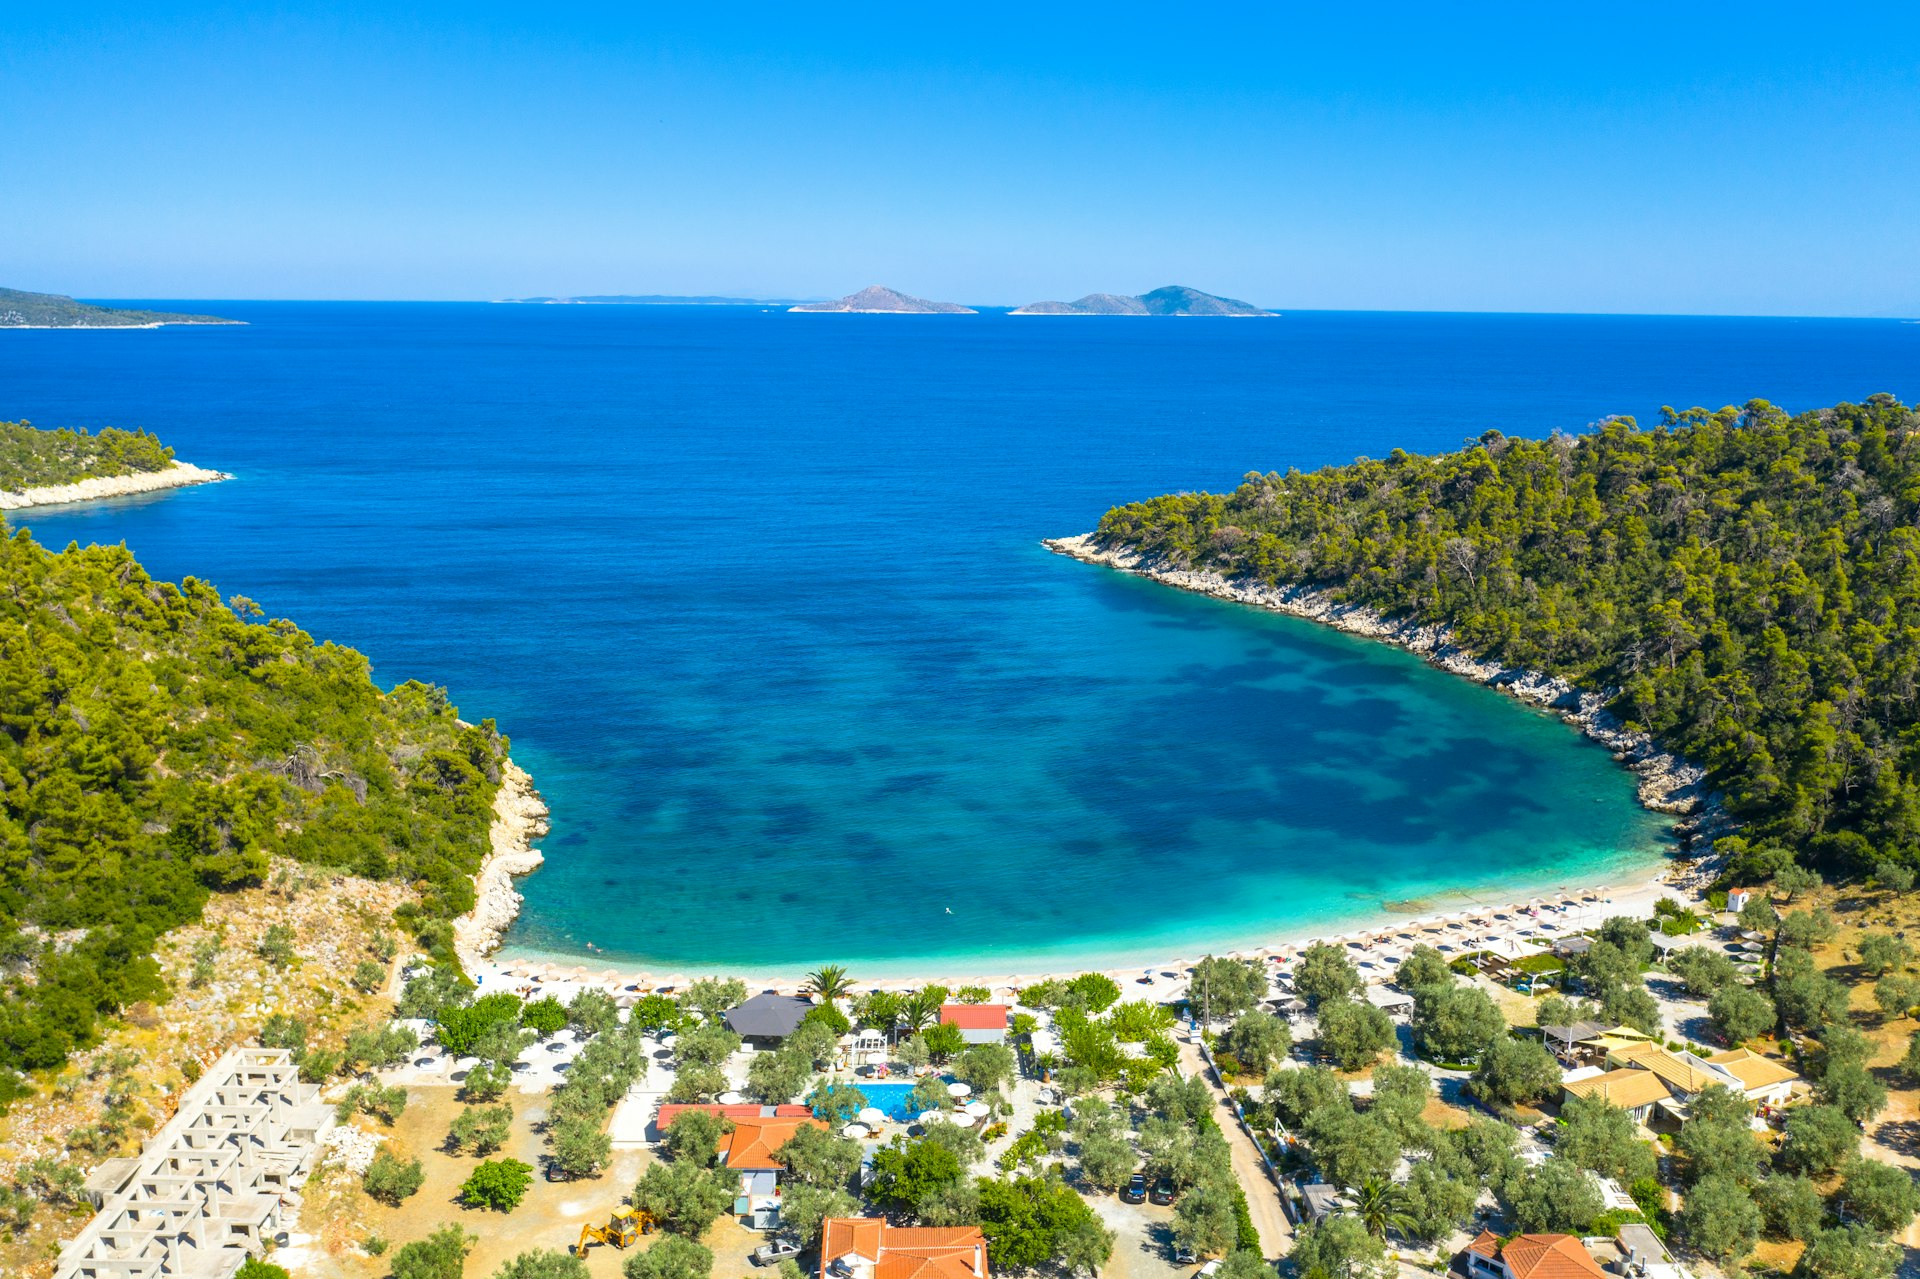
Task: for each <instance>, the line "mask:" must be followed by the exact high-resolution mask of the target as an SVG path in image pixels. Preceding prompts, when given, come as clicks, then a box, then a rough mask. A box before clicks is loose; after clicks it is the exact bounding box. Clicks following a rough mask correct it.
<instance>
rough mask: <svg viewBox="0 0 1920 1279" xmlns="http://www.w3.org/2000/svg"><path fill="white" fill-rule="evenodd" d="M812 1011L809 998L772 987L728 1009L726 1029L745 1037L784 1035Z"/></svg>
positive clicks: (783, 1037) (776, 1036)
mask: <svg viewBox="0 0 1920 1279" xmlns="http://www.w3.org/2000/svg"><path fill="white" fill-rule="evenodd" d="M812 1011H813V1003H812V1001H810V1000H805V999H801V998H800V997H798V996H797V995H776V994H774V993H773V992H772V991H767V992H766V993H764V994H759V995H755V996H754V997H753V998H752V999H749V1000H748V1001H747V1002H746V1003H744V1004H741V1005H740V1006H739V1007H738V1008H733V1009H729V1010H728V1011H727V1029H729V1030H731V1031H732V1032H733V1033H734V1034H736V1035H739V1036H741V1037H743V1038H746V1039H785V1038H786V1037H787V1036H788V1035H791V1034H792V1033H793V1031H794V1028H795V1027H796V1026H798V1025H799V1024H800V1019H801V1018H803V1017H805V1016H806V1015H807V1014H808V1013H810V1012H812Z"/></svg>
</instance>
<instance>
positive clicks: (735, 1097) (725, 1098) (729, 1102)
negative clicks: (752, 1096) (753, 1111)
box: [720, 1092, 746, 1106]
mask: <svg viewBox="0 0 1920 1279" xmlns="http://www.w3.org/2000/svg"><path fill="white" fill-rule="evenodd" d="M745 1101H746V1098H745V1097H742V1096H741V1095H740V1094H739V1093H737V1092H723V1093H721V1094H720V1104H721V1105H723V1106H738V1105H740V1104H741V1103H743V1102H745Z"/></svg>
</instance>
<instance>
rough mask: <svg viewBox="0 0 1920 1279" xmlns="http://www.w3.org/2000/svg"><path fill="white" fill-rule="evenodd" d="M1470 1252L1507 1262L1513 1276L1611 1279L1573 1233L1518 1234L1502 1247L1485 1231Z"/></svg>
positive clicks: (1551, 1278) (1518, 1278) (1469, 1245)
mask: <svg viewBox="0 0 1920 1279" xmlns="http://www.w3.org/2000/svg"><path fill="white" fill-rule="evenodd" d="M1467 1251H1468V1252H1477V1253H1479V1254H1480V1255H1481V1256H1483V1257H1488V1258H1492V1259H1495V1260H1498V1261H1501V1262H1504V1263H1505V1264H1506V1267H1507V1269H1508V1270H1509V1271H1510V1272H1511V1273H1512V1274H1513V1279H1609V1277H1608V1275H1607V1272H1606V1271H1604V1270H1602V1269H1601V1268H1600V1263H1599V1262H1597V1261H1595V1260H1594V1259H1593V1258H1592V1256H1590V1255H1589V1254H1588V1252H1587V1250H1586V1249H1585V1248H1583V1247H1581V1246H1580V1241H1579V1240H1578V1239H1575V1238H1574V1237H1573V1236H1572V1235H1516V1236H1515V1237H1514V1238H1512V1239H1509V1240H1507V1242H1506V1246H1505V1247H1502V1246H1501V1244H1500V1240H1499V1239H1498V1238H1497V1237H1495V1236H1494V1235H1493V1233H1492V1232H1491V1231H1486V1230H1482V1231H1481V1232H1480V1234H1479V1237H1478V1238H1476V1239H1475V1240H1474V1241H1473V1242H1472V1243H1470V1244H1468V1245H1467Z"/></svg>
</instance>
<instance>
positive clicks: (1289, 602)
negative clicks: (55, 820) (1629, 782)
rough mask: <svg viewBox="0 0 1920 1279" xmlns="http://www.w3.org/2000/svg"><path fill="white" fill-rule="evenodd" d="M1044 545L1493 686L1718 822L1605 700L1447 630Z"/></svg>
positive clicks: (1304, 595)
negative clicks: (1495, 657)
mask: <svg viewBox="0 0 1920 1279" xmlns="http://www.w3.org/2000/svg"><path fill="white" fill-rule="evenodd" d="M1041 545H1043V546H1045V547H1046V548H1047V549H1048V550H1050V551H1053V552H1055V553H1057V554H1060V555H1065V556H1069V557H1071V558H1073V559H1076V560H1084V561H1085V562H1087V563H1089V564H1100V565H1103V566H1105V567H1107V568H1115V569H1119V570H1121V571H1122V572H1126V573H1134V574H1138V575H1139V576H1141V577H1148V578H1152V579H1153V580H1154V581H1156V582H1161V583H1164V584H1166V585H1168V586H1177V587H1179V588H1180V589H1181V590H1187V591H1197V592H1199V593H1200V594H1202V595H1211V596H1213V597H1214V598H1216V599H1223V600H1232V601H1233V602H1235V603H1238V604H1251V605H1253V606H1254V607H1256V608H1267V609H1272V610H1273V611H1275V612H1278V613H1288V614H1291V615H1293V616H1294V617H1303V618H1306V619H1307V620H1309V621H1314V622H1320V623H1323V624H1324V625H1327V626H1332V627H1336V628H1338V629H1340V630H1343V631H1347V632H1349V633H1351V634H1354V635H1364V636H1366V637H1368V638H1369V639H1377V640H1381V641H1384V642H1385V643H1388V644H1395V645H1398V646H1399V647H1401V648H1404V649H1407V650H1408V651H1410V652H1413V653H1417V654H1419V655H1420V656H1421V657H1423V658H1425V659H1426V660H1427V661H1428V662H1430V663H1432V664H1433V665H1434V666H1437V667H1439V668H1440V669H1441V670H1444V671H1449V672H1451V673H1453V674H1455V675H1460V676H1463V677H1465V678H1467V679H1471V680H1476V681H1478V682H1479V683H1482V684H1487V685H1491V686H1492V687H1494V688H1498V689H1500V690H1502V691H1503V692H1506V693H1508V694H1511V695H1512V696H1513V697H1515V698H1517V699H1519V700H1520V701H1523V702H1527V703H1529V704H1531V705H1534V706H1538V707H1541V708H1543V709H1545V710H1550V711H1553V712H1554V713H1556V714H1558V715H1559V716H1560V717H1561V718H1562V719H1564V720H1566V721H1567V722H1568V723H1569V724H1572V725H1573V726H1574V727H1576V728H1578V729H1579V730H1580V731H1581V732H1583V733H1585V734H1586V735H1587V736H1588V737H1590V738H1592V739H1593V740H1594V741H1596V742H1598V743H1600V744H1601V745H1602V746H1605V747H1606V748H1607V749H1608V750H1610V751H1612V752H1613V755H1614V758H1615V759H1617V760H1619V761H1620V762H1621V763H1622V764H1624V765H1625V766H1626V767H1628V768H1630V769H1632V770H1633V772H1634V774H1635V775H1636V777H1637V780H1638V791H1639V799H1640V803H1641V805H1642V806H1643V807H1646V808H1649V809H1652V810H1653V811H1655V812H1660V813H1672V814H1674V815H1676V816H1687V815H1696V821H1695V822H1694V823H1692V828H1693V833H1695V834H1699V833H1701V832H1702V831H1703V830H1705V829H1706V828H1708V827H1710V826H1714V825H1716V824H1717V819H1718V817H1719V810H1718V808H1717V807H1715V806H1714V805H1712V804H1711V803H1710V797H1709V796H1708V794H1707V791H1706V770H1705V769H1703V768H1701V767H1700V766H1699V765H1697V764H1692V763H1689V762H1687V761H1686V760H1683V759H1681V758H1679V757H1678V756H1676V755H1673V754H1670V753H1669V752H1666V751H1663V750H1661V749H1660V748H1659V746H1657V745H1656V744H1655V743H1654V741H1653V739H1652V738H1651V737H1649V736H1648V735H1647V734H1645V733H1640V732H1635V731H1633V730H1631V729H1629V728H1627V727H1626V726H1625V725H1623V724H1621V722H1620V720H1619V718H1618V717H1617V716H1615V715H1614V714H1613V713H1612V712H1611V711H1609V710H1607V708H1606V707H1607V701H1608V699H1607V698H1606V697H1605V696H1603V695H1601V694H1599V693H1595V692H1591V691H1588V690H1585V689H1580V688H1576V687H1574V686H1573V685H1572V684H1570V683H1568V682H1567V681H1566V680H1564V679H1561V678H1560V677H1558V676H1554V675H1548V674H1545V673H1543V672H1541V671H1534V670H1527V669H1525V668H1523V667H1508V666H1502V665H1501V664H1500V663H1498V662H1491V661H1487V660H1486V659H1484V658H1481V657H1478V656H1476V655H1475V654H1474V653H1472V652H1470V651H1469V650H1468V649H1466V648H1464V647H1462V646H1461V645H1459V644H1457V643H1455V642H1454V638H1453V632H1452V630H1451V629H1450V628H1449V627H1446V626H1441V625H1435V624H1425V623H1420V622H1414V621H1407V620H1395V619H1393V618H1389V617H1385V616H1383V615H1382V614H1380V613H1378V612H1376V611H1375V610H1373V609H1370V608H1367V607H1365V606H1364V605H1359V604H1347V603H1342V602H1341V601H1339V600H1336V599H1334V598H1333V596H1332V594H1331V593H1330V592H1328V591H1325V590H1322V589H1320V588H1318V587H1312V586H1301V585H1297V584H1289V585H1284V586H1269V585H1267V584H1266V583H1265V582H1260V581H1254V580H1250V579H1237V580H1236V579H1229V578H1226V577H1223V576H1221V575H1220V574H1218V573H1212V572H1204V571H1195V570H1193V569H1184V568H1175V567H1173V566H1171V565H1168V564H1165V563H1160V562H1155V561H1151V560H1149V559H1148V558H1147V557H1146V556H1143V555H1141V554H1140V553H1139V552H1137V551H1133V550H1130V549H1128V548H1125V547H1108V546H1103V545H1101V544H1100V543H1099V541H1098V539H1097V538H1096V537H1095V536H1094V535H1093V534H1091V533H1083V534H1081V535H1079V536H1077V537H1057V538H1047V539H1045V540H1044V541H1043V542H1042V543H1041Z"/></svg>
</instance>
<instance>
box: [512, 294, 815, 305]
mask: <svg viewBox="0 0 1920 1279" xmlns="http://www.w3.org/2000/svg"><path fill="white" fill-rule="evenodd" d="M497 300H498V301H500V302H502V303H506V302H512V303H516V304H523V305H524V304H538V305H544V306H792V305H794V304H795V303H797V302H799V301H801V300H802V299H800V298H729V297H720V296H718V295H714V294H704V293H703V294H693V295H682V294H678V293H589V294H584V295H582V296H580V297H575V298H499V299H497Z"/></svg>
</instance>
